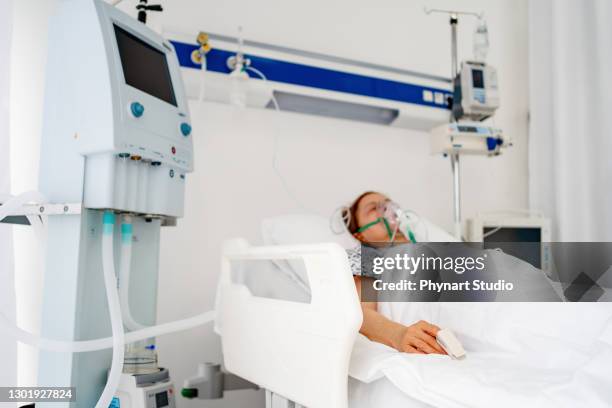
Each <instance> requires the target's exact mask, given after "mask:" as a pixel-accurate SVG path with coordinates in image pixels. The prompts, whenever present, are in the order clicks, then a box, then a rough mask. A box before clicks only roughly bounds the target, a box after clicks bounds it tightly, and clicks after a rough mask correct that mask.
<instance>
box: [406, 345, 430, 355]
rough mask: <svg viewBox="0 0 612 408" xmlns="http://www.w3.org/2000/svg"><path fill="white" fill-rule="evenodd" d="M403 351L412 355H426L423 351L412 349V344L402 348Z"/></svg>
mask: <svg viewBox="0 0 612 408" xmlns="http://www.w3.org/2000/svg"><path fill="white" fill-rule="evenodd" d="M402 350H403V351H404V352H405V353H411V354H425V353H423V352H422V351H421V350H418V349H416V348H414V347H412V346H411V345H410V344H404V346H403V347H402Z"/></svg>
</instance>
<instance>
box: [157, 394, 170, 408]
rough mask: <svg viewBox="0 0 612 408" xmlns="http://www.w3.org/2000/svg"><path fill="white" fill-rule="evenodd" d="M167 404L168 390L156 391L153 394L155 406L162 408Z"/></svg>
mask: <svg viewBox="0 0 612 408" xmlns="http://www.w3.org/2000/svg"><path fill="white" fill-rule="evenodd" d="M167 406H168V392H167V391H164V392H158V393H157V394H155V408H162V407H167Z"/></svg>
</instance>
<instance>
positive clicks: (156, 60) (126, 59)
mask: <svg viewBox="0 0 612 408" xmlns="http://www.w3.org/2000/svg"><path fill="white" fill-rule="evenodd" d="M114 27H115V37H116V38H117V46H118V47H119V56H120V57H121V65H122V66H123V76H124V77H125V83H126V84H128V85H130V86H133V87H134V88H136V89H139V90H141V91H143V92H146V93H148V94H149V95H151V96H154V97H156V98H158V99H161V100H162V101H165V102H168V103H169V104H171V105H174V106H177V105H176V97H175V95H174V88H173V87H172V79H171V78H170V71H169V70H168V61H167V60H166V54H165V53H164V52H162V51H160V50H158V49H157V48H155V47H152V46H151V45H149V44H147V43H146V42H144V41H142V40H141V39H139V38H137V37H135V36H134V35H133V34H130V33H129V32H127V31H125V30H124V29H122V28H120V27H118V26H116V25H115V26H114Z"/></svg>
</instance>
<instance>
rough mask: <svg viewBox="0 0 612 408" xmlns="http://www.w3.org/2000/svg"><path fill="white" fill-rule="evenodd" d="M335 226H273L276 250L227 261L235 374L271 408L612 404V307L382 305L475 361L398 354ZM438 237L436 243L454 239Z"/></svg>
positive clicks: (229, 248)
mask: <svg viewBox="0 0 612 408" xmlns="http://www.w3.org/2000/svg"><path fill="white" fill-rule="evenodd" d="M325 222H327V221H324V220H323V219H320V220H317V219H316V218H315V217H314V216H313V217H306V218H305V219H304V218H303V219H296V218H295V216H290V217H285V218H282V217H281V218H280V219H275V220H272V221H269V220H268V221H266V222H264V225H263V230H264V231H263V233H264V234H263V235H264V241H265V243H266V246H261V247H255V246H251V245H249V244H248V242H246V241H245V240H242V239H237V240H232V241H228V242H227V243H226V246H225V248H224V251H223V257H222V276H221V279H220V283H219V289H218V296H217V305H216V310H217V319H216V324H215V326H216V327H215V329H216V331H217V333H218V334H220V335H221V342H222V348H223V356H224V364H225V369H226V370H228V371H229V372H231V373H233V374H235V375H238V376H240V377H242V378H244V379H246V380H248V381H251V382H253V383H256V384H258V385H259V386H260V387H262V388H264V389H266V393H267V394H266V400H267V407H268V408H277V407H283V408H290V407H296V406H297V407H300V406H304V407H309V408H324V407H326V408H327V407H338V408H347V407H351V408H371V407H381V406H384V407H389V408H393V407H432V406H435V407H468V406H469V407H490V406H496V407H517V406H537V407H549V406H550V407H553V406H554V407H571V406H577V405H576V404H579V405H581V406H585V404H587V405H588V406H590V407H606V406H611V405H612V391H610V390H611V389H612V387H610V379H609V367H610V366H612V308H610V307H609V306H608V304H606V303H580V304H567V303H543V304H532V303H480V304H475V303H448V304H445V303H411V304H400V303H386V304H385V303H381V304H379V310H380V311H381V313H383V314H384V315H386V316H387V317H389V318H392V319H393V320H397V321H400V322H402V323H404V324H410V323H411V322H415V321H417V320H420V319H424V320H429V321H433V322H435V323H437V324H439V325H441V326H444V327H449V328H452V329H453V330H454V331H455V332H456V333H457V335H458V337H459V338H460V340H461V341H462V343H463V344H464V346H465V347H466V350H467V352H468V357H467V359H466V360H464V361H454V360H451V359H450V358H449V357H447V356H439V355H411V354H406V353H399V352H397V351H395V350H393V349H390V348H389V347H386V346H384V345H382V344H379V343H373V342H371V341H369V340H368V339H366V338H365V337H363V336H362V335H360V334H359V333H358V331H359V327H360V324H361V310H360V306H359V302H358V298H357V294H356V291H355V286H354V282H353V279H352V276H351V272H350V267H349V263H348V260H347V256H346V252H345V250H344V248H343V243H344V242H343V241H342V238H338V237H333V236H328V237H325V236H324V235H325V233H323V232H321V231H323V230H324V227H325V226H326V225H327V224H325V225H324V223H325ZM317 228H318V229H319V231H318V232H317V231H316V230H317ZM292 231H293V232H292ZM294 231H299V236H298V234H296V233H295V232H294ZM433 231H434V234H433V235H434V236H433V238H432V241H434V240H435V241H442V240H444V239H447V238H448V240H452V237H444V236H441V235H440V234H441V233H440V231H437V230H436V229H435V228H433ZM300 242H301V243H300ZM315 242H318V243H315ZM321 242H328V243H321ZM272 282H274V283H272ZM585 315H586V316H589V324H588V325H585V326H586V327H581V330H580V331H578V332H577V331H576V328H575V325H576V322H580V321H583V317H584V316H585ZM604 384H607V386H604ZM492 404H493V405H492Z"/></svg>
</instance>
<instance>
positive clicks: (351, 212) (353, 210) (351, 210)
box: [342, 191, 381, 234]
mask: <svg viewBox="0 0 612 408" xmlns="http://www.w3.org/2000/svg"><path fill="white" fill-rule="evenodd" d="M368 194H381V193H379V192H377V191H366V192H365V193H361V194H360V195H359V196H358V197H357V198H356V199H355V201H353V204H351V205H350V207H346V208H345V210H344V211H345V213H344V214H342V218H344V220H345V223H346V229H348V231H349V232H350V233H351V234H355V233H356V232H357V230H358V229H359V225H358V224H357V208H359V203H360V202H361V200H362V199H363V197H365V196H367V195H368Z"/></svg>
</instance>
